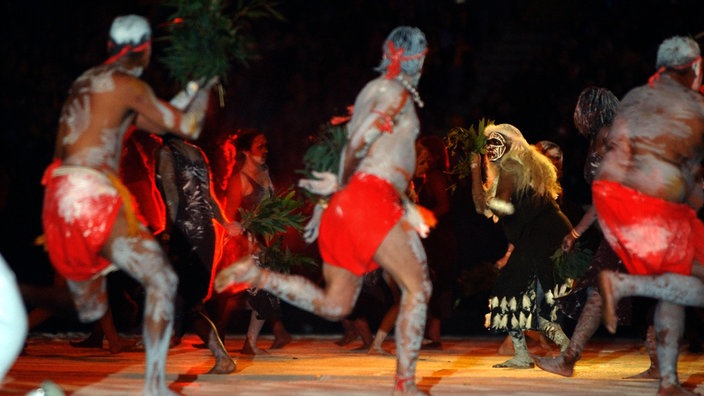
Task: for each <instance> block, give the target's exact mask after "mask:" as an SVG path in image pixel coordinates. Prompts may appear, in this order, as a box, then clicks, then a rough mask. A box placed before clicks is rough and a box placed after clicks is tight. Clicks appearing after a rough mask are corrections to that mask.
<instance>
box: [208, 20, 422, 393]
mask: <svg viewBox="0 0 704 396" xmlns="http://www.w3.org/2000/svg"><path fill="white" fill-rule="evenodd" d="M382 50H383V54H384V58H383V59H382V62H381V64H380V66H379V68H378V70H379V71H380V72H381V73H382V75H381V76H379V77H378V78H375V79H374V80H372V81H370V82H369V83H367V85H366V86H365V87H364V88H363V89H362V91H361V92H360V93H359V95H358V96H357V99H356V100H355V103H354V114H353V115H352V118H351V120H350V121H349V124H348V128H349V129H348V140H347V143H346V145H345V147H344V148H343V152H342V156H341V162H340V172H339V175H334V174H332V173H330V172H321V173H318V172H316V173H315V174H314V176H316V177H319V179H304V180H301V181H300V182H299V185H300V186H302V187H304V188H306V189H308V190H309V191H311V192H313V193H314V194H317V195H321V196H328V195H332V197H331V199H330V201H329V204H328V205H327V208H326V209H325V210H324V212H323V213H322V217H321V218H320V223H319V224H320V228H319V238H318V239H319V241H318V242H319V243H318V246H319V248H320V253H321V255H322V257H323V276H324V278H325V286H324V288H320V287H318V286H317V285H316V284H314V283H313V282H311V281H310V280H308V279H305V278H303V277H300V276H292V275H285V274H279V273H275V272H272V271H268V270H266V269H262V268H259V267H257V266H256V264H255V260H253V259H251V258H246V259H244V260H242V261H240V262H238V263H235V264H234V265H231V266H230V267H228V268H225V269H224V270H222V271H221V272H220V273H219V274H218V276H217V278H216V287H217V288H219V289H224V288H226V287H227V286H228V285H230V284H232V283H236V282H248V283H250V284H252V285H253V286H256V287H258V288H263V289H266V290H269V291H271V292H272V293H275V294H276V295H277V296H279V297H281V298H284V299H286V300H287V301H289V302H290V303H292V304H294V305H296V306H298V307H300V308H303V309H306V310H308V311H311V312H313V313H315V314H317V315H320V316H322V317H324V318H328V319H330V320H340V319H342V318H344V317H345V316H347V315H348V314H349V313H350V311H352V309H353V308H354V305H355V301H356V300H357V297H358V295H359V290H360V288H361V286H362V281H363V278H364V274H365V273H367V272H370V271H372V270H374V269H376V268H378V267H381V268H383V269H384V270H386V271H388V272H389V273H390V274H391V275H392V276H393V277H394V280H395V281H396V283H397V284H398V286H399V288H400V289H401V295H402V297H401V309H400V311H399V315H398V319H397V321H396V354H397V366H396V375H395V382H394V394H396V395H401V394H403V395H416V394H423V392H422V391H420V390H419V389H418V388H417V386H416V384H415V372H416V363H417V361H418V351H419V349H420V344H421V341H422V338H423V327H424V324H425V315H426V309H427V302H428V299H429V297H430V294H431V290H432V286H431V283H430V280H429V278H428V270H427V263H426V257H425V252H424V251H423V245H422V243H421V242H420V238H419V235H418V232H420V233H422V234H424V233H426V232H427V230H428V224H427V223H424V222H422V219H421V216H420V215H419V212H418V209H417V208H415V207H414V206H412V205H406V210H407V211H408V212H407V213H408V214H407V215H406V216H404V208H403V206H401V204H400V199H401V198H402V195H403V194H404V192H405V191H406V190H407V188H408V185H409V182H410V179H411V178H412V177H413V172H414V170H415V165H416V157H415V140H416V137H417V136H418V132H419V126H420V125H419V120H418V116H417V114H416V111H415V106H414V104H417V105H418V106H421V107H422V106H423V102H422V100H421V99H420V94H419V93H418V91H417V89H416V87H417V86H418V81H419V79H420V77H421V70H422V67H423V61H424V60H425V54H426V52H427V41H426V39H425V35H424V34H423V32H422V31H420V30H419V29H417V28H412V27H407V26H401V27H397V28H395V29H394V30H393V31H392V32H391V34H390V35H389V36H388V37H387V39H386V40H385V41H384V44H383V48H382ZM315 225H316V224H315V223H313V224H309V230H310V229H311V228H314V229H315V228H316V227H315ZM312 234H313V235H316V233H315V231H314V232H313V233H312Z"/></svg>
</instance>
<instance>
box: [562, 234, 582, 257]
mask: <svg viewBox="0 0 704 396" xmlns="http://www.w3.org/2000/svg"><path fill="white" fill-rule="evenodd" d="M579 236H580V234H578V233H577V232H576V231H575V230H574V229H572V231H570V233H569V234H567V235H565V237H564V238H562V251H563V252H569V251H570V250H572V248H573V247H574V243H575V242H577V238H579Z"/></svg>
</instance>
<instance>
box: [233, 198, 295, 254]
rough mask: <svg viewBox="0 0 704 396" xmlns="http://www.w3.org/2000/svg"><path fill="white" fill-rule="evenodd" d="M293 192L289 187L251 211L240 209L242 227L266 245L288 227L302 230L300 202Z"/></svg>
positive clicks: (266, 199) (264, 200)
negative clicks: (261, 239)
mask: <svg viewBox="0 0 704 396" xmlns="http://www.w3.org/2000/svg"><path fill="white" fill-rule="evenodd" d="M295 194H296V192H295V190H293V188H292V187H289V188H288V189H287V190H285V191H283V192H282V193H280V194H276V195H273V196H271V197H269V198H265V199H263V200H262V201H261V202H259V205H257V206H256V207H255V208H254V209H253V210H251V211H245V210H242V209H240V215H241V216H242V217H241V218H242V221H241V222H240V223H241V224H242V227H243V228H244V229H245V230H247V231H248V232H250V233H252V234H254V235H255V236H257V237H261V238H263V239H264V241H266V243H267V244H269V242H271V241H272V239H273V238H274V237H275V236H276V235H277V234H283V233H285V232H286V231H288V228H289V227H292V228H294V229H295V230H296V231H301V230H302V229H303V223H304V221H305V217H304V216H303V215H302V214H301V207H302V205H303V204H302V202H301V201H299V200H298V199H296V197H295Z"/></svg>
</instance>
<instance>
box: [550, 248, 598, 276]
mask: <svg viewBox="0 0 704 396" xmlns="http://www.w3.org/2000/svg"><path fill="white" fill-rule="evenodd" d="M593 257H594V253H593V252H592V251H591V250H590V249H587V248H582V247H581V246H580V244H579V242H577V243H575V245H574V246H573V247H572V250H570V251H569V252H564V251H563V250H562V248H557V250H555V253H553V255H552V256H551V257H550V259H551V260H552V262H553V267H554V273H555V278H556V279H555V281H557V282H559V283H564V282H567V280H568V279H572V280H577V279H580V278H581V277H582V276H583V275H584V273H585V272H586V271H587V269H588V268H589V264H590V263H591V262H592V258H593Z"/></svg>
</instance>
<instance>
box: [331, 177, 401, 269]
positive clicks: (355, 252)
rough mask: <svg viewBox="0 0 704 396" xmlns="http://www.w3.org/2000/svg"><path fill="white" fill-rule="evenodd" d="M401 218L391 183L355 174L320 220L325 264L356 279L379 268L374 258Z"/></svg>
mask: <svg viewBox="0 0 704 396" xmlns="http://www.w3.org/2000/svg"><path fill="white" fill-rule="evenodd" d="M402 215H403V207H402V206H401V201H400V198H399V195H398V192H397V191H396V188H395V187H394V186H393V185H392V184H390V183H389V182H387V181H386V180H384V179H381V178H379V177H377V176H374V175H369V174H363V173H362V174H360V173H357V174H355V175H353V176H352V178H351V179H350V181H349V183H348V184H347V185H346V186H345V188H343V189H342V190H340V191H338V192H337V193H335V194H334V195H333V196H332V199H331V200H330V203H329V204H328V207H327V209H325V212H323V215H322V218H321V220H320V234H319V236H318V246H319V248H320V254H321V256H322V258H323V261H324V262H325V263H328V264H331V265H334V266H337V267H342V268H345V269H347V270H349V271H350V272H352V273H353V274H355V275H357V276H361V275H364V274H365V273H367V272H370V271H373V270H375V269H377V268H379V265H378V264H377V263H376V262H374V260H373V259H372V257H373V256H374V253H375V252H376V250H377V248H378V247H379V245H380V244H381V242H382V241H383V240H384V238H385V237H386V235H387V234H388V233H389V231H390V230H391V228H392V227H393V226H394V225H395V224H396V223H398V221H399V219H400V218H401V216H402Z"/></svg>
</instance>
